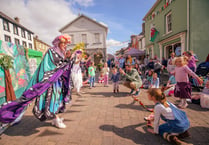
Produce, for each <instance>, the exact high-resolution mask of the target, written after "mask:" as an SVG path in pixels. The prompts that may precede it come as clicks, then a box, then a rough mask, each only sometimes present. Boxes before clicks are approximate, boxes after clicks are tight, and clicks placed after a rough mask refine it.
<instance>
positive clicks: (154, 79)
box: [150, 73, 160, 88]
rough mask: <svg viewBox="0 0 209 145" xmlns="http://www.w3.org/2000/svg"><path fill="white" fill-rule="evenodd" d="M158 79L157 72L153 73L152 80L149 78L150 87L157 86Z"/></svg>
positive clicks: (158, 83)
mask: <svg viewBox="0 0 209 145" xmlns="http://www.w3.org/2000/svg"><path fill="white" fill-rule="evenodd" d="M159 85H160V80H159V78H158V76H157V73H153V75H152V80H151V86H150V87H151V88H159Z"/></svg>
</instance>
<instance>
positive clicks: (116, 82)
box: [111, 68, 120, 93]
mask: <svg viewBox="0 0 209 145" xmlns="http://www.w3.org/2000/svg"><path fill="white" fill-rule="evenodd" d="M119 76H120V73H119V72H117V68H113V70H112V77H111V80H112V81H113V92H114V93H116V90H117V93H119Z"/></svg>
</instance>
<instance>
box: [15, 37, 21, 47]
mask: <svg viewBox="0 0 209 145" xmlns="http://www.w3.org/2000/svg"><path fill="white" fill-rule="evenodd" d="M15 44H16V45H17V46H18V45H20V40H19V39H17V38H15Z"/></svg>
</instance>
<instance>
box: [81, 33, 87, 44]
mask: <svg viewBox="0 0 209 145" xmlns="http://www.w3.org/2000/svg"><path fill="white" fill-rule="evenodd" d="M81 39H82V42H83V43H85V44H86V43H87V34H81Z"/></svg>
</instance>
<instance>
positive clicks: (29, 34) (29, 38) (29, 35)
mask: <svg viewBox="0 0 209 145" xmlns="http://www.w3.org/2000/svg"><path fill="white" fill-rule="evenodd" d="M28 40H31V33H29V32H28Z"/></svg>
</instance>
